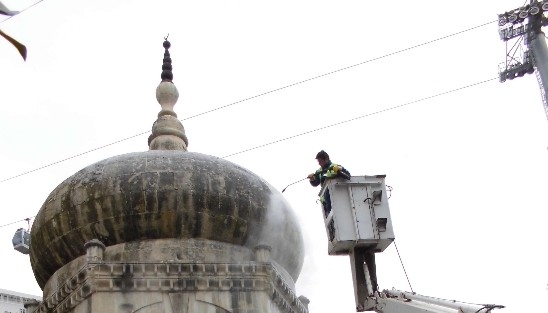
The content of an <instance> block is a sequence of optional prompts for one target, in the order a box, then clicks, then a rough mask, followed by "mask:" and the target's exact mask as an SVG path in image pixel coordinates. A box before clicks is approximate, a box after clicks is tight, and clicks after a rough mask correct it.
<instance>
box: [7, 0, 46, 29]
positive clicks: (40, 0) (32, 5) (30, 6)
mask: <svg viewBox="0 0 548 313" xmlns="http://www.w3.org/2000/svg"><path fill="white" fill-rule="evenodd" d="M42 1H44V0H39V1H38V2H35V3H33V4H31V5H29V6H28V7H26V8H24V9H23V10H21V11H19V13H17V14H16V15H19V14H21V13H23V12H25V11H26V10H28V9H30V8H32V7H34V6H35V5H37V4H39V3H40V2H42ZM16 15H11V16H9V17H8V18H6V19H5V20H2V21H0V24H2V23H4V22H5V21H7V20H9V19H10V18H12V17H14V16H16Z"/></svg>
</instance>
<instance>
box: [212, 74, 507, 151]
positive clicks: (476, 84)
mask: <svg viewBox="0 0 548 313" xmlns="http://www.w3.org/2000/svg"><path fill="white" fill-rule="evenodd" d="M497 79H498V77H494V78H490V79H487V80H483V81H480V82H477V83H473V84H470V85H466V86H463V87H459V88H455V89H451V90H448V91H444V92H441V93H438V94H435V95H432V96H428V97H425V98H421V99H418V100H413V101H410V102H406V103H403V104H400V105H396V106H392V107H389V108H386V109H382V110H379V111H375V112H372V113H367V114H365V115H362V116H358V117H354V118H351V119H348V120H344V121H340V122H337V123H334V124H330V125H327V126H322V127H319V128H316V129H312V130H308V131H305V132H302V133H299V134H296V135H292V136H289V137H285V138H282V139H278V140H274V141H271V142H268V143H265V144H262V145H258V146H255V147H253V148H249V149H245V150H242V151H239V152H235V153H232V154H228V155H225V156H224V157H222V158H223V159H225V158H228V157H231V156H235V155H238V154H242V153H245V152H249V151H252V150H256V149H259V148H264V147H266V146H270V145H273V144H276V143H280V142H282V141H286V140H289V139H294V138H297V137H300V136H304V135H308V134H311V133H314V132H317V131H320V130H324V129H327V128H331V127H335V126H339V125H342V124H346V123H349V122H353V121H355V120H359V119H362V118H365V117H369V116H372V115H376V114H380V113H384V112H387V111H391V110H395V109H400V108H402V107H404V106H408V105H410V104H414V103H418V102H422V101H426V100H429V99H432V98H437V97H440V96H443V95H447V94H450V93H454V92H457V91H460V90H464V89H467V88H470V87H474V86H478V85H481V84H484V83H487V82H490V81H493V80H497Z"/></svg>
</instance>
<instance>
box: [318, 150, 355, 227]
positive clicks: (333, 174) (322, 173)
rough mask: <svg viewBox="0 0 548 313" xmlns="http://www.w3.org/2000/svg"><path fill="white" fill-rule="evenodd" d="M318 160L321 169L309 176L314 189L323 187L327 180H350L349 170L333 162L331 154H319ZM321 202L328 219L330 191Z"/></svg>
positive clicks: (326, 192) (323, 152) (325, 193)
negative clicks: (319, 186)
mask: <svg viewBox="0 0 548 313" xmlns="http://www.w3.org/2000/svg"><path fill="white" fill-rule="evenodd" d="M316 160H317V161H318V164H319V165H320V168H319V169H317V170H316V172H314V173H312V174H310V175H308V179H309V180H310V185H312V186H313V187H316V186H318V185H322V187H323V185H324V183H325V181H326V180H327V179H333V178H345V179H350V172H348V170H346V169H345V168H344V167H342V166H341V165H339V164H335V163H333V162H331V160H330V159H329V154H327V152H325V151H323V150H322V151H320V152H318V154H316ZM320 202H321V203H322V206H323V210H324V213H325V217H327V216H328V215H329V212H331V198H330V196H329V190H326V191H325V192H324V194H323V196H322V197H320Z"/></svg>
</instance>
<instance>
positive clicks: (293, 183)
mask: <svg viewBox="0 0 548 313" xmlns="http://www.w3.org/2000/svg"><path fill="white" fill-rule="evenodd" d="M305 179H308V177H305V178H303V179H299V180H298V181H296V182H292V183H291V184H289V185H287V186H285V188H284V189H283V190H282V193H283V192H284V191H285V190H286V189H287V187H289V186H291V185H295V184H296V183H300V182H302V181H303V180H305Z"/></svg>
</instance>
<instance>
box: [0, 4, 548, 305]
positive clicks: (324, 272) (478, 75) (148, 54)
mask: <svg viewBox="0 0 548 313" xmlns="http://www.w3.org/2000/svg"><path fill="white" fill-rule="evenodd" d="M2 2H3V3H4V4H5V5H7V6H8V7H10V9H14V10H22V9H23V8H25V7H27V6H28V5H30V4H32V3H33V1H29V0H24V1H15V0H9V1H7V0H2ZM521 4H522V2H521V1H518V0H516V1H510V0H486V1H481V4H480V3H478V1H472V0H464V1H460V2H440V1H418V2H409V1H399V0H398V1H390V2H381V1H376V2H371V1H337V2H333V1H322V0H320V1H317V0H316V1H275V2H267V1H213V0H211V1H199V2H191V1H167V0H162V1H154V2H151V1H146V2H145V1H136V0H135V1H128V0H118V1H104V0H98V1H74V0H73V1H68V0H45V1H43V2H42V3H40V4H39V5H37V6H35V7H33V8H32V9H30V10H28V11H25V12H23V13H22V14H21V15H19V16H15V17H13V18H12V19H10V20H9V21H6V22H4V23H0V29H2V30H3V31H5V32H6V33H8V34H10V35H11V36H13V37H14V38H17V39H18V40H19V41H21V42H22V43H24V44H25V45H26V46H27V48H28V59H27V62H23V61H22V60H21V57H20V56H19V55H18V53H17V51H16V50H15V49H14V48H13V47H12V46H10V45H9V44H8V43H7V42H5V41H3V40H0V62H1V65H2V70H1V71H0V84H1V86H2V88H1V91H2V96H1V98H0V125H1V127H2V131H1V132H0V142H2V147H3V148H2V152H3V153H2V154H0V161H1V162H0V174H1V175H0V180H3V179H5V178H9V177H12V176H14V175H17V174H20V173H22V172H25V171H28V170H31V169H34V168H38V167H40V166H43V165H45V164H49V163H52V162H55V161H58V160H61V159H64V158H67V157H69V156H72V155H75V154H78V153H81V152H84V151H88V150H90V149H93V148H96V147H99V146H102V145H105V144H107V143H111V142H114V141H116V140H119V139H122V138H126V137H129V136H132V135H136V134H139V133H143V132H146V131H147V130H150V128H151V126H152V123H153V122H154V120H155V119H156V114H157V113H158V111H159V110H160V106H159V105H158V103H157V102H156V99H155V88H156V86H157V84H158V83H159V81H160V73H161V64H162V55H163V48H162V41H163V37H164V36H166V35H167V34H168V33H169V39H170V41H171V43H172V48H171V49H170V52H171V56H172V59H173V68H174V69H173V71H174V83H175V84H176V85H177V88H178V89H179V92H180V94H181V96H180V98H179V102H178V103H177V105H176V106H175V111H176V112H177V114H178V115H179V117H180V118H181V119H185V118H186V117H189V116H193V115H196V114H199V113H201V112H204V111H207V110H211V109H214V108H217V107H220V106H223V105H228V104H231V103H234V102H237V101H239V100H242V99H246V98H249V97H253V96H256V95H259V94H262V93H264V92H268V91H270V90H274V89H277V88H280V87H284V86H287V85H290V84H292V83H296V82H299V81H302V80H305V79H308V78H312V77H315V76H318V75H321V74H324V73H329V72H331V71H335V70H337V69H341V68H344V67H347V66H350V65H353V64H357V63H360V62H364V61H367V60H369V59H372V58H376V57H379V56H382V55H385V54H387V53H391V52H393V51H397V50H400V49H404V48H407V47H410V46H414V45H416V44H419V43H422V42H426V41H429V40H432V39H435V38H439V37H442V36H445V35H448V34H451V33H455V32H458V31H461V30H464V29H467V28H470V27H474V26H477V25H481V24H484V23H486V22H489V21H495V20H496V18H497V13H501V12H504V11H506V10H510V9H513V8H515V7H518V6H519V5H521ZM497 30H498V29H497V24H496V23H491V24H489V25H487V26H484V27H481V28H478V29H476V30H473V31H470V32H467V33H464V34H461V35H458V36H455V37H451V38H448V39H444V40H441V41H439V42H436V43H433V44H429V45H425V46H423V47H420V48H416V49H412V50H409V51H407V52H404V53H400V54H397V55H394V56H391V57H388V58H383V59H380V60H377V61H374V62H370V63H367V64H364V65H360V66H357V67H354V68H351V69H348V70H345V71H341V72H338V73H335V74H332V75H328V76H325V77H322V78H319V79H316V80H312V81H309V82H306V83H303V84H299V85H296V86H293V87H290V88H286V89H283V90H280V91H277V92H273V93H269V94H267V95H264V96H261V97H257V98H254V99H251V100H249V101H245V102H241V103H238V104H235V105H232V106H229V107H227V108H224V109H222V110H218V111H215V112H212V113H209V114H206V115H202V116H199V117H196V118H192V119H188V120H184V121H183V125H184V126H185V128H186V133H187V136H188V138H189V150H190V151H195V152H201V153H205V154H210V155H216V156H225V155H230V154H233V153H236V152H239V151H242V150H245V149H248V148H252V147H255V146H258V145H261V144H265V143H268V142H271V141H275V140H278V139H281V138H285V137H289V136H292V135H295V134H299V133H302V132H306V131H309V130H312V129H316V128H319V127H322V126H326V125H330V124H333V123H336V122H339V121H344V120H348V119H352V118H354V117H358V116H362V115H365V114H368V113H372V112H376V111H378V110H382V109H385V108H388V107H392V106H396V105H401V104H404V103H408V102H410V101H414V100H417V99H421V98H424V97H429V96H432V95H435V94H438V93H441V92H445V91H448V90H452V89H455V88H459V87H462V86H466V85H470V84H473V83H476V82H480V81H484V80H487V79H491V78H495V77H497V66H498V63H499V62H502V61H504V53H505V45H504V43H503V42H502V41H500V40H499V38H498V34H497ZM547 130H548V120H547V119H546V116H545V115H544V111H543V108H542V103H541V99H540V92H539V89H538V86H537V82H536V80H535V77H534V75H527V76H525V77H523V78H520V79H516V80H514V81H508V82H506V83H504V84H501V83H499V82H498V81H497V80H494V81H491V82H488V83H484V84H481V85H478V86H475V87H471V88H467V89H465V90H462V91H459V92H456V93H452V94H448V95H445V96H442V97H437V98H434V99H431V100H428V101H423V102H418V103H414V104H410V105H408V106H405V107H402V108H399V109H396V110H392V111H388V112H384V113H381V114H377V115H373V116H370V117H367V118H363V119H359V120H356V121H353V122H350V123H346V124H343V125H340V126H336V127H333V128H330V129H327V130H323V131H318V132H314V133H311V134H308V135H305V136H301V137H297V138H295V139H292V140H287V141H283V142H280V143H277V144H274V145H270V146H267V147H264V148H261V149H256V150H253V151H250V152H246V153H242V154H238V155H235V156H232V157H229V158H228V160H230V161H232V162H234V163H237V164H240V165H242V166H244V167H246V168H248V169H250V170H252V171H254V172H255V173H257V174H258V175H260V176H261V177H262V178H264V179H265V180H267V181H268V182H270V183H271V184H272V185H273V186H275V187H277V188H278V189H279V190H281V189H282V188H283V187H285V186H286V185H287V184H289V183H291V182H293V181H296V180H298V179H299V178H303V177H306V175H307V174H308V173H310V172H312V171H314V170H315V169H316V168H317V164H316V162H315V160H314V156H315V154H316V152H318V151H319V150H321V149H325V150H326V151H328V152H329V153H330V155H331V156H332V159H333V161H335V162H338V163H341V164H342V165H344V166H345V167H347V168H348V169H349V170H350V172H351V173H352V174H354V175H360V174H386V175H387V179H386V182H387V184H388V185H390V186H392V187H393V188H394V190H393V192H392V197H391V199H390V207H391V212H392V218H393V223H394V232H395V234H396V241H397V243H398V248H399V250H400V253H401V256H402V258H403V261H404V264H405V266H406V270H407V273H408V274H409V278H410V281H411V284H412V286H413V289H414V291H416V292H417V293H420V294H423V295H429V296H436V297H441V298H449V299H456V300H461V301H468V302H476V303H497V304H503V305H506V306H507V309H505V310H504V311H501V312H527V311H539V312H541V311H546V309H547V308H548V304H547V303H548V290H547V284H548V270H547V267H546V264H547V261H548V260H547V258H548V253H546V252H545V247H544V246H545V239H546V238H548V228H547V227H546V226H545V224H546V218H547V216H548V214H547V213H546V209H547V208H548V199H547V194H546V190H548V165H547V162H546V160H547V157H548V150H547V147H548V140H547V139H546V136H547ZM147 148H148V147H147V135H141V136H137V137H136V138H134V139H131V140H127V141H124V142H122V143H119V144H115V145H112V146H109V147H108V148H105V149H101V150H98V151H95V152H92V153H89V154H86V155H83V156H81V157H78V158H74V159H71V160H69V161H66V162H63V163H60V164H58V165H55V166H51V167H48V168H47V169H44V170H41V171H37V172H35V173H31V174H28V175H25V176H22V177H19V178H16V179H13V180H10V181H6V182H3V183H0V186H1V187H2V188H0V197H1V198H2V199H3V203H2V207H3V210H2V218H1V220H0V224H6V223H9V222H13V221H17V220H21V219H23V218H25V217H30V216H34V215H35V214H36V213H37V212H38V210H39V209H40V207H41V205H42V203H43V201H44V200H45V199H46V197H47V195H48V194H49V192H50V191H52V190H53V189H54V188H55V187H56V186H57V185H58V184H59V183H61V182H62V181H63V180H64V179H66V178H67V177H69V176H70V175H72V174H73V173H75V172H76V171H78V170H79V169H81V168H83V167H85V166H87V165H89V164H91V163H94V162H96V161H99V160H102V159H104V158H107V157H110V156H114V155H118V154H122V153H127V152H133V151H143V150H147ZM318 191H319V189H317V188H312V187H310V186H309V185H308V184H307V183H306V182H303V183H300V184H296V185H294V186H291V187H289V188H288V189H287V191H286V192H285V193H284V196H285V197H286V200H287V201H288V202H289V203H290V204H291V205H292V207H293V209H294V210H295V213H296V215H297V217H298V218H299V221H300V223H301V225H302V229H303V234H304V237H305V244H306V259H305V264H304V267H303V271H302V273H301V277H300V279H299V281H298V282H297V293H298V294H304V295H305V296H307V297H308V298H309V299H310V300H311V303H310V309H311V312H313V313H327V312H354V311H355V310H354V299H353V291H352V281H351V273H350V266H349V261H348V258H347V257H329V256H328V255H327V249H326V247H327V243H326V234H325V230H324V228H323V225H322V224H323V220H322V217H321V212H320V208H319V206H318V205H317V204H316V203H315V200H316V198H317V196H316V195H317V192H318ZM25 226H26V223H25V222H21V223H18V224H14V225H11V226H8V227H2V228H0V239H1V240H0V255H2V264H3V265H4V266H2V267H1V268H0V277H1V278H2V279H1V281H2V283H1V284H0V287H1V288H5V289H12V290H17V291H20V292H25V293H32V294H40V293H41V291H40V289H39V288H38V286H37V284H36V282H35V280H34V277H33V274H32V271H31V269H30V262H29V260H28V257H27V256H24V255H21V254H19V253H18V252H16V251H14V250H13V249H12V247H11V237H12V235H13V232H14V231H15V230H16V229H17V228H19V227H25ZM377 267H378V271H377V272H378V275H379V284H380V286H381V288H392V287H395V288H398V289H404V290H409V286H408V284H407V280H406V279H405V276H404V273H403V270H402V268H401V265H400V263H399V259H398V256H397V254H396V252H395V249H394V247H393V246H391V247H389V248H388V249H387V250H386V252H384V253H383V254H381V255H378V257H377Z"/></svg>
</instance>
